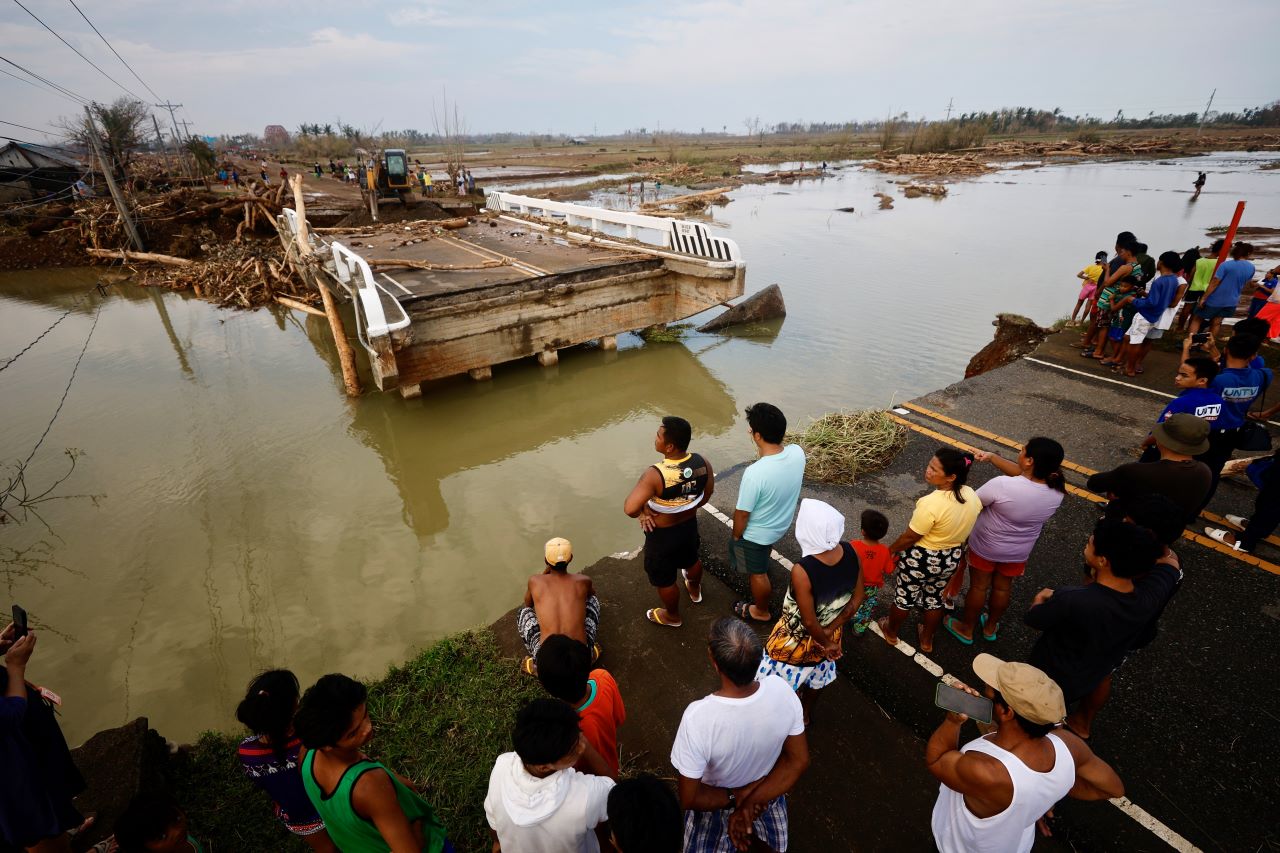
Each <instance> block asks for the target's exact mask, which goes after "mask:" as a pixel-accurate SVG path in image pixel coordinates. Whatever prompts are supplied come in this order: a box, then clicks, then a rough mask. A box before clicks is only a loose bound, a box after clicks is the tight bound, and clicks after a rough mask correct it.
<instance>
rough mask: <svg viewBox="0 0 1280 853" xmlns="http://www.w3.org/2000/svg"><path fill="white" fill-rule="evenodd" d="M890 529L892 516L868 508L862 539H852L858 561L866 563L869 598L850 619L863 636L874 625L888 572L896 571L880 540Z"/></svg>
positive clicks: (865, 587)
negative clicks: (873, 612) (886, 516)
mask: <svg viewBox="0 0 1280 853" xmlns="http://www.w3.org/2000/svg"><path fill="white" fill-rule="evenodd" d="M888 532H889V519H887V518H885V516H884V513H882V512H878V511H876V510H874V509H865V510H863V511H862V538H861V539H851V540H849V544H850V545H852V546H853V550H854V551H855V552H856V553H857V555H858V562H859V563H861V564H862V591H863V593H864V594H865V595H866V600H865V601H863V602H862V606H861V607H859V608H858V612H857V613H855V614H853V619H851V620H850V621H851V622H853V633H854V635H856V636H859V637H861V636H862V634H863V632H865V631H866V630H867V626H868V625H869V624H871V611H872V610H874V609H875V606H876V599H877V598H878V597H879V595H880V588H881V587H882V586H884V578H885V575H888V574H892V573H893V559H892V555H891V554H890V553H889V549H888V548H887V547H885V546H884V545H883V544H881V542H880V540H882V539H884V537H885V534H887V533H888Z"/></svg>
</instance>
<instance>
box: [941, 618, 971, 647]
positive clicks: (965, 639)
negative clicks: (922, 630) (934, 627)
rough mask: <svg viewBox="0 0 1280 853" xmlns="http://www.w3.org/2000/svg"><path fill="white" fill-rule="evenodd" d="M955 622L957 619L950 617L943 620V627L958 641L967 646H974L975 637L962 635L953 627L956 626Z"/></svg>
mask: <svg viewBox="0 0 1280 853" xmlns="http://www.w3.org/2000/svg"><path fill="white" fill-rule="evenodd" d="M955 621H956V617H954V616H948V617H947V618H946V619H943V620H942V627H943V628H946V629H947V633H948V634H950V635H951V636H953V637H955V638H956V639H957V640H959V641H960V642H962V643H964V644H965V645H966V646H972V645H973V637H966V636H965V635H964V634H961V633H960V632H959V631H957V630H956V629H955V628H954V627H952V626H953V625H954V624H955Z"/></svg>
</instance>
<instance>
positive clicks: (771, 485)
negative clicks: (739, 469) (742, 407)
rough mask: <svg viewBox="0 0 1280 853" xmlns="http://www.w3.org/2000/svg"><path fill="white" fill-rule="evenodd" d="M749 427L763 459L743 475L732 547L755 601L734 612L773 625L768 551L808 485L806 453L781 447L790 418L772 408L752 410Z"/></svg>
mask: <svg viewBox="0 0 1280 853" xmlns="http://www.w3.org/2000/svg"><path fill="white" fill-rule="evenodd" d="M746 415H747V424H748V426H749V427H750V428H751V440H752V441H754V442H755V445H756V452H757V453H758V454H759V456H760V458H759V459H757V460H756V461H755V462H753V463H751V465H749V466H748V467H747V470H746V471H744V472H743V473H742V484H741V485H740V486H739V487H738V502H737V505H736V506H735V508H734V511H733V538H732V540H730V542H729V565H730V566H732V567H733V568H734V569H736V570H737V571H740V572H745V573H746V574H747V575H748V576H749V578H750V583H751V601H739V602H738V603H737V604H735V605H734V606H733V612H734V613H736V614H737V615H738V616H739V617H741V618H743V619H754V620H756V621H757V622H768V621H771V620H772V619H773V616H772V614H771V613H770V611H769V598H770V597H771V596H772V594H773V587H772V585H771V584H770V583H769V552H770V551H772V550H773V546H774V543H776V542H777V541H778V540H779V539H781V538H782V537H783V535H784V534H785V533H786V532H787V530H788V529H789V528H790V527H791V521H792V519H794V518H795V515H796V504H797V503H798V502H799V500H800V485H801V483H803V482H804V463H805V459H804V450H803V449H802V448H801V447H800V446H799V445H796V444H788V445H786V446H785V447H784V446H783V444H782V439H783V436H785V435H786V432H787V418H786V416H785V415H783V414H782V411H781V410H780V409H779V408H778V407H777V406H774V405H772V404H770V403H756V404H755V405H754V406H748V407H747V411H746Z"/></svg>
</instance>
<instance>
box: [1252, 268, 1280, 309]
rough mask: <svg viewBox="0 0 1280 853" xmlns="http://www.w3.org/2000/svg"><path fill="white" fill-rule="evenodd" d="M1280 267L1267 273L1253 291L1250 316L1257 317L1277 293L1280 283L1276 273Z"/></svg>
mask: <svg viewBox="0 0 1280 853" xmlns="http://www.w3.org/2000/svg"><path fill="white" fill-rule="evenodd" d="M1277 270H1280V267H1275V268H1273V269H1271V270H1270V271H1269V272H1267V274H1266V276H1265V277H1264V278H1263V279H1262V281H1261V282H1259V284H1258V285H1257V286H1256V287H1254V289H1253V299H1252V300H1251V301H1250V302H1249V316H1250V317H1256V316H1258V312H1259V311H1261V310H1262V306H1263V305H1266V304H1267V300H1269V299H1270V298H1271V294H1273V293H1275V292H1276V284H1277V283H1280V281H1278V280H1277V279H1276V271H1277Z"/></svg>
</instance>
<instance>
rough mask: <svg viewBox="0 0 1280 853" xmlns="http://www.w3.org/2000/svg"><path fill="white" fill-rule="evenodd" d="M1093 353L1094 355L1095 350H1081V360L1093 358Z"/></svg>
mask: <svg viewBox="0 0 1280 853" xmlns="http://www.w3.org/2000/svg"><path fill="white" fill-rule="evenodd" d="M1093 353H1094V350H1093V349H1083V350H1080V357H1081V358H1093Z"/></svg>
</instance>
